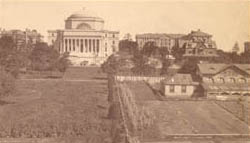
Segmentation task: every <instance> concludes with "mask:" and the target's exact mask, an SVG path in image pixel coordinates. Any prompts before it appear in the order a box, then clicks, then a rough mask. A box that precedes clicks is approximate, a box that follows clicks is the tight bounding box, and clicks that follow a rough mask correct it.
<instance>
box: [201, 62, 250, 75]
mask: <svg viewBox="0 0 250 143" xmlns="http://www.w3.org/2000/svg"><path fill="white" fill-rule="evenodd" d="M230 67H236V68H238V69H239V70H241V71H243V72H245V73H246V74H248V75H250V64H198V68H199V71H200V73H201V74H203V75H208V74H209V75H214V74H217V73H220V72H221V71H223V70H225V69H227V68H230Z"/></svg>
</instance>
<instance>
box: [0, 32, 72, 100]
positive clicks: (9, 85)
mask: <svg viewBox="0 0 250 143" xmlns="http://www.w3.org/2000/svg"><path fill="white" fill-rule="evenodd" d="M69 65H70V62H69V60H68V54H67V53H66V54H63V55H60V54H59V52H58V51H57V50H55V49H54V48H53V47H49V46H48V45H47V44H46V43H37V44H35V45H31V44H25V45H19V46H17V44H16V43H15V42H14V41H13V39H12V38H11V37H8V36H3V37H1V38H0V97H3V96H8V95H10V94H11V92H12V91H13V89H14V87H15V84H14V81H15V79H16V78H18V77H19V74H20V72H21V71H22V72H24V73H25V72H26V71H38V72H41V71H58V72H65V71H66V69H67V67H68V66H69Z"/></svg>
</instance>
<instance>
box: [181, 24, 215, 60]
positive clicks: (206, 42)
mask: <svg viewBox="0 0 250 143" xmlns="http://www.w3.org/2000/svg"><path fill="white" fill-rule="evenodd" d="M179 46H180V47H181V48H184V49H185V54H184V56H199V57H213V56H217V46H216V43H215V41H213V40H212V35H210V34H207V33H205V32H202V31H201V30H199V29H198V30H197V31H191V33H189V34H188V35H187V36H184V37H182V39H181V41H180V44H179Z"/></svg>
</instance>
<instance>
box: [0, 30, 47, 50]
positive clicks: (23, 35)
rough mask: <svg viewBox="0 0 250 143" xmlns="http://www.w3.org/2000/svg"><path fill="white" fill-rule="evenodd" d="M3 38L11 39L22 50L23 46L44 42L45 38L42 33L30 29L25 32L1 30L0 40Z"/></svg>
mask: <svg viewBox="0 0 250 143" xmlns="http://www.w3.org/2000/svg"><path fill="white" fill-rule="evenodd" d="M3 36H9V37H11V38H12V39H13V41H14V43H15V44H16V46H17V48H20V47H21V46H23V47H25V45H27V44H30V45H35V44H36V43H38V42H42V41H43V36H42V35H41V34H40V33H38V32H37V31H36V30H29V29H26V30H25V31H22V30H4V29H3V30H2V29H0V38H1V37H3Z"/></svg>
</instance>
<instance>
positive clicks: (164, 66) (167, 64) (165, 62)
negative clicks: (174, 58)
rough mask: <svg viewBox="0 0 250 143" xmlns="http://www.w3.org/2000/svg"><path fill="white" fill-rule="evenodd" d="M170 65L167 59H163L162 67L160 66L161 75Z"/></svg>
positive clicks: (165, 72)
mask: <svg viewBox="0 0 250 143" xmlns="http://www.w3.org/2000/svg"><path fill="white" fill-rule="evenodd" d="M170 65H171V63H170V61H169V60H167V59H165V60H163V63H162V68H161V75H164V74H167V73H168V68H169V66H170Z"/></svg>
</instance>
